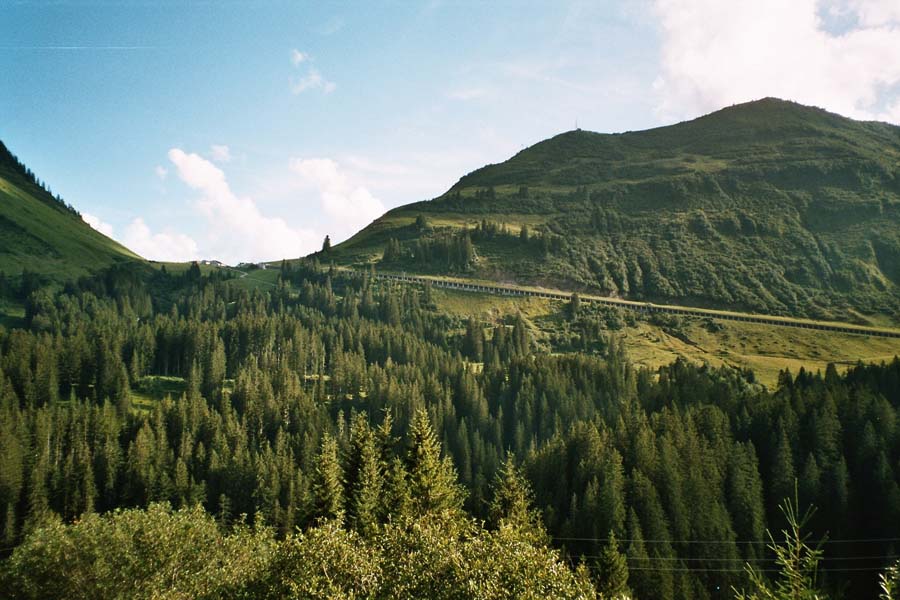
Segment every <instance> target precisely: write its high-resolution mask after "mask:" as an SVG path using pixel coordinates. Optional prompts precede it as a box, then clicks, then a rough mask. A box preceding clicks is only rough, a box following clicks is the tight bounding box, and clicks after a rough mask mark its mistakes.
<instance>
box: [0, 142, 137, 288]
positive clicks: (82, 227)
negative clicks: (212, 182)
mask: <svg viewBox="0 0 900 600" xmlns="http://www.w3.org/2000/svg"><path fill="white" fill-rule="evenodd" d="M128 260H141V259H140V257H139V256H137V255H136V254H134V253H133V252H131V251H130V250H128V249H127V248H125V247H124V246H122V245H120V244H119V243H117V242H115V241H113V240H111V239H109V238H108V237H106V236H104V235H103V234H101V233H99V232H98V231H96V230H94V229H93V228H91V227H90V226H89V225H88V224H87V223H85V222H84V221H82V220H81V218H80V217H79V216H78V215H76V214H74V213H73V212H71V211H69V210H67V209H66V208H65V207H63V206H62V205H61V204H60V203H59V202H58V201H57V200H55V199H54V198H53V197H52V196H51V195H50V194H49V193H47V192H46V191H45V190H44V189H42V188H41V187H40V186H38V185H36V184H35V183H34V182H32V181H31V180H30V178H29V177H28V176H27V175H26V174H25V173H24V170H23V169H22V167H21V166H20V165H19V164H18V162H17V161H16V160H15V159H14V158H13V157H12V155H11V154H9V152H8V151H7V150H6V147H5V146H3V145H2V143H0V271H2V272H3V273H6V274H8V275H18V274H20V273H21V272H22V270H23V269H27V270H29V271H32V272H35V273H39V274H41V275H45V276H47V277H49V278H50V279H53V280H56V281H63V280H66V279H71V278H76V277H78V276H81V275H86V274H88V273H90V272H92V271H96V270H98V269H102V268H104V267H107V266H109V265H112V264H114V263H117V262H121V261H128Z"/></svg>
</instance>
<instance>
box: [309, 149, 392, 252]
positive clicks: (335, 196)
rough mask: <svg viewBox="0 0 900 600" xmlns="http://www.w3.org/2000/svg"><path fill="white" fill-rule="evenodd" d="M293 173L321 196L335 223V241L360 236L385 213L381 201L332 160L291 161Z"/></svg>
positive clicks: (327, 211) (322, 203)
mask: <svg viewBox="0 0 900 600" xmlns="http://www.w3.org/2000/svg"><path fill="white" fill-rule="evenodd" d="M291 170H292V171H294V173H296V174H298V175H300V177H301V178H302V180H303V182H305V183H307V184H308V185H310V186H312V187H313V188H314V189H315V190H316V191H317V192H318V194H319V200H320V202H321V206H322V210H323V211H324V212H325V214H326V215H328V216H329V217H331V218H332V219H333V220H334V221H333V223H332V225H333V226H334V227H333V228H334V229H335V231H333V232H332V233H333V234H334V235H333V237H335V239H341V238H342V237H345V236H348V235H350V234H352V233H354V232H356V230H358V229H359V228H361V227H364V226H366V225H368V224H369V223H370V222H372V221H373V220H374V219H376V218H378V217H380V216H381V215H382V214H384V212H385V208H384V204H383V203H382V202H381V200H379V199H378V198H376V197H374V196H373V195H372V194H371V193H370V192H369V190H368V189H366V188H365V187H363V186H361V185H357V184H355V183H354V182H353V181H352V180H351V179H350V177H349V176H348V175H347V174H346V173H345V172H343V171H342V170H341V168H340V167H339V166H338V163H336V162H335V161H333V160H331V159H329V158H307V159H299V158H295V159H293V160H291Z"/></svg>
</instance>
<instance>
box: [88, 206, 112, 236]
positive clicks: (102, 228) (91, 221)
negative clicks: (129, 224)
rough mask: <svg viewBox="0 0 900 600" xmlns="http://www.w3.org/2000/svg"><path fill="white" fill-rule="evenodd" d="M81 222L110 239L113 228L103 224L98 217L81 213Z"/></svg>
mask: <svg viewBox="0 0 900 600" xmlns="http://www.w3.org/2000/svg"><path fill="white" fill-rule="evenodd" d="M81 220H82V221H84V222H85V223H87V224H88V225H90V226H91V227H93V228H94V229H96V230H97V231H99V232H100V233H102V234H103V235H105V236H106V237H112V235H113V226H112V225H110V224H109V223H104V222H103V221H101V220H100V219H99V218H98V217H95V216H94V215H91V214H88V213H86V212H83V213H81Z"/></svg>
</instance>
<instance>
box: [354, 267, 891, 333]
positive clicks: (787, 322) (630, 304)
mask: <svg viewBox="0 0 900 600" xmlns="http://www.w3.org/2000/svg"><path fill="white" fill-rule="evenodd" d="M347 270H348V271H350V272H352V273H355V274H358V275H363V274H364V273H365V272H364V271H359V270H356V269H347ZM373 275H374V277H375V278H377V279H388V280H392V281H402V282H407V283H430V284H431V285H432V286H434V287H441V288H447V289H455V290H460V291H464V292H477V293H483V294H495V295H501V296H526V297H536V298H549V299H554V300H568V299H569V298H571V296H572V292H563V291H561V290H544V289H538V288H530V287H526V286H514V285H498V284H482V283H473V282H467V281H459V280H452V279H443V278H440V277H430V276H427V275H406V274H394V273H374V274H373ZM578 297H579V299H581V301H582V302H593V303H597V304H604V305H607V306H616V307H619V308H624V309H626V310H633V311H636V312H642V313H664V314H671V315H686V316H693V317H708V318H713V319H722V320H724V321H742V322H745V323H760V324H764V325H774V326H777V327H793V328H795V329H814V330H819V331H834V332H838V333H849V334H853V335H869V336H875V337H885V338H900V331H898V330H893V329H883V328H877V327H865V326H861V325H844V324H830V323H822V322H816V321H810V320H805V319H795V318H792V317H773V316H767V315H754V314H750V313H734V312H725V311H719V310H714V309H708V308H694V307H684V306H671V305H666V304H654V303H652V302H636V301H634V300H622V299H620V298H611V297H607V296H595V295H591V294H585V295H582V294H580V293H579V294H578Z"/></svg>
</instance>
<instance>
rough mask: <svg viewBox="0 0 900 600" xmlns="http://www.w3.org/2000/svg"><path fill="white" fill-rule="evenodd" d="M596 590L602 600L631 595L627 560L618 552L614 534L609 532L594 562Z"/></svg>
mask: <svg viewBox="0 0 900 600" xmlns="http://www.w3.org/2000/svg"><path fill="white" fill-rule="evenodd" d="M595 570H596V579H597V591H598V592H600V597H601V598H603V599H604V600H613V599H616V600H618V599H623V598H629V597H630V596H631V590H630V589H628V561H627V560H626V559H625V555H624V554H622V553H621V552H619V543H618V541H617V540H616V534H615V532H613V531H610V532H609V539H608V540H607V541H606V545H605V546H604V547H603V550H602V552H601V553H600V557H599V558H598V559H597V562H596V564H595Z"/></svg>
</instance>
